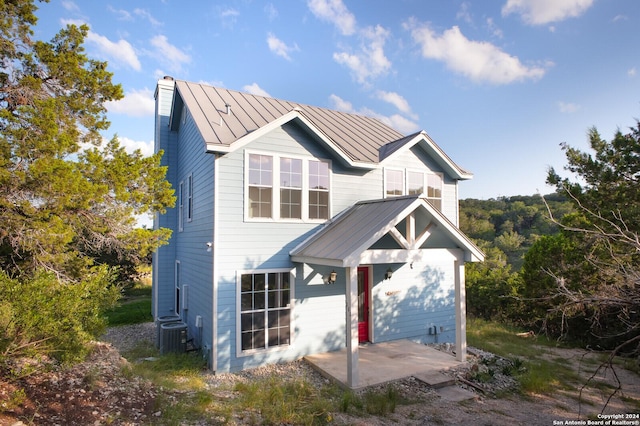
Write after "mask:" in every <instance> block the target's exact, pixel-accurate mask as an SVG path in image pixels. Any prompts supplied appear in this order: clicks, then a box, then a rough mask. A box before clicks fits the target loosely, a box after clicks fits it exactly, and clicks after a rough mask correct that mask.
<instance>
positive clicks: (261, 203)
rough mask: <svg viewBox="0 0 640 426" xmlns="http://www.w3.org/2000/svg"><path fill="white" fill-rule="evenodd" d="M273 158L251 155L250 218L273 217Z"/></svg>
mask: <svg viewBox="0 0 640 426" xmlns="http://www.w3.org/2000/svg"><path fill="white" fill-rule="evenodd" d="M272 186H273V157H271V156H268V155H259V154H251V155H249V217H263V218H270V217H272V211H271V210H272V209H271V206H272V194H273V188H272Z"/></svg>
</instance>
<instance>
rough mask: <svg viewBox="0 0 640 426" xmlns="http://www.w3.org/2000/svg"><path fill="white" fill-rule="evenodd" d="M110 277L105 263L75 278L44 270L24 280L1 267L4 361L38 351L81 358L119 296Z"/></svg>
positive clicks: (0, 331) (0, 317)
mask: <svg viewBox="0 0 640 426" xmlns="http://www.w3.org/2000/svg"><path fill="white" fill-rule="evenodd" d="M112 278H113V277H112V276H111V275H110V273H109V271H108V269H106V268H104V267H98V268H93V269H92V270H91V271H90V273H88V274H87V275H86V276H85V277H84V279H83V280H82V281H79V282H75V283H64V282H61V281H60V280H58V279H57V277H56V276H55V275H53V274H51V273H44V272H38V273H37V274H36V275H35V276H34V277H33V278H30V279H26V280H20V279H15V278H10V277H9V276H7V274H6V273H4V272H2V273H0V307H2V309H0V312H2V314H1V315H0V364H1V363H3V362H5V361H7V360H8V359H9V358H13V357H19V356H25V355H33V354H37V353H40V354H41V353H45V354H48V355H52V356H54V357H56V358H58V359H60V360H61V361H63V362H73V361H76V360H78V359H81V358H82V357H83V356H84V355H85V353H86V343H88V342H89V341H90V340H91V339H92V338H93V337H94V336H95V335H97V334H100V333H101V332H103V331H104V329H105V326H106V321H105V318H104V316H103V315H102V312H104V310H105V309H108V308H111V307H113V306H114V305H115V303H116V301H117V299H118V297H119V289H118V288H117V287H116V286H113V285H110V284H111V281H112Z"/></svg>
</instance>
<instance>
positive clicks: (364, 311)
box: [358, 267, 370, 343]
mask: <svg viewBox="0 0 640 426" xmlns="http://www.w3.org/2000/svg"><path fill="white" fill-rule="evenodd" d="M369 281H370V280H369V268H366V267H359V268H358V342H360V343H362V342H368V341H369V291H370V290H369V286H370V284H369Z"/></svg>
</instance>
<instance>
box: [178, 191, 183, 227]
mask: <svg viewBox="0 0 640 426" xmlns="http://www.w3.org/2000/svg"><path fill="white" fill-rule="evenodd" d="M182 231H184V181H180V183H179V184H178V232H182Z"/></svg>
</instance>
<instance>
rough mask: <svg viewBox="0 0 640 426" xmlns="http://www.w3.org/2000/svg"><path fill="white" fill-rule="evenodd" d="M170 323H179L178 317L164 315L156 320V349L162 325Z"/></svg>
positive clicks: (158, 345) (158, 346)
mask: <svg viewBox="0 0 640 426" xmlns="http://www.w3.org/2000/svg"><path fill="white" fill-rule="evenodd" d="M170 322H180V316H179V315H165V316H163V317H158V319H156V348H160V332H161V331H162V330H161V329H160V327H161V326H162V324H167V323H170Z"/></svg>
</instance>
